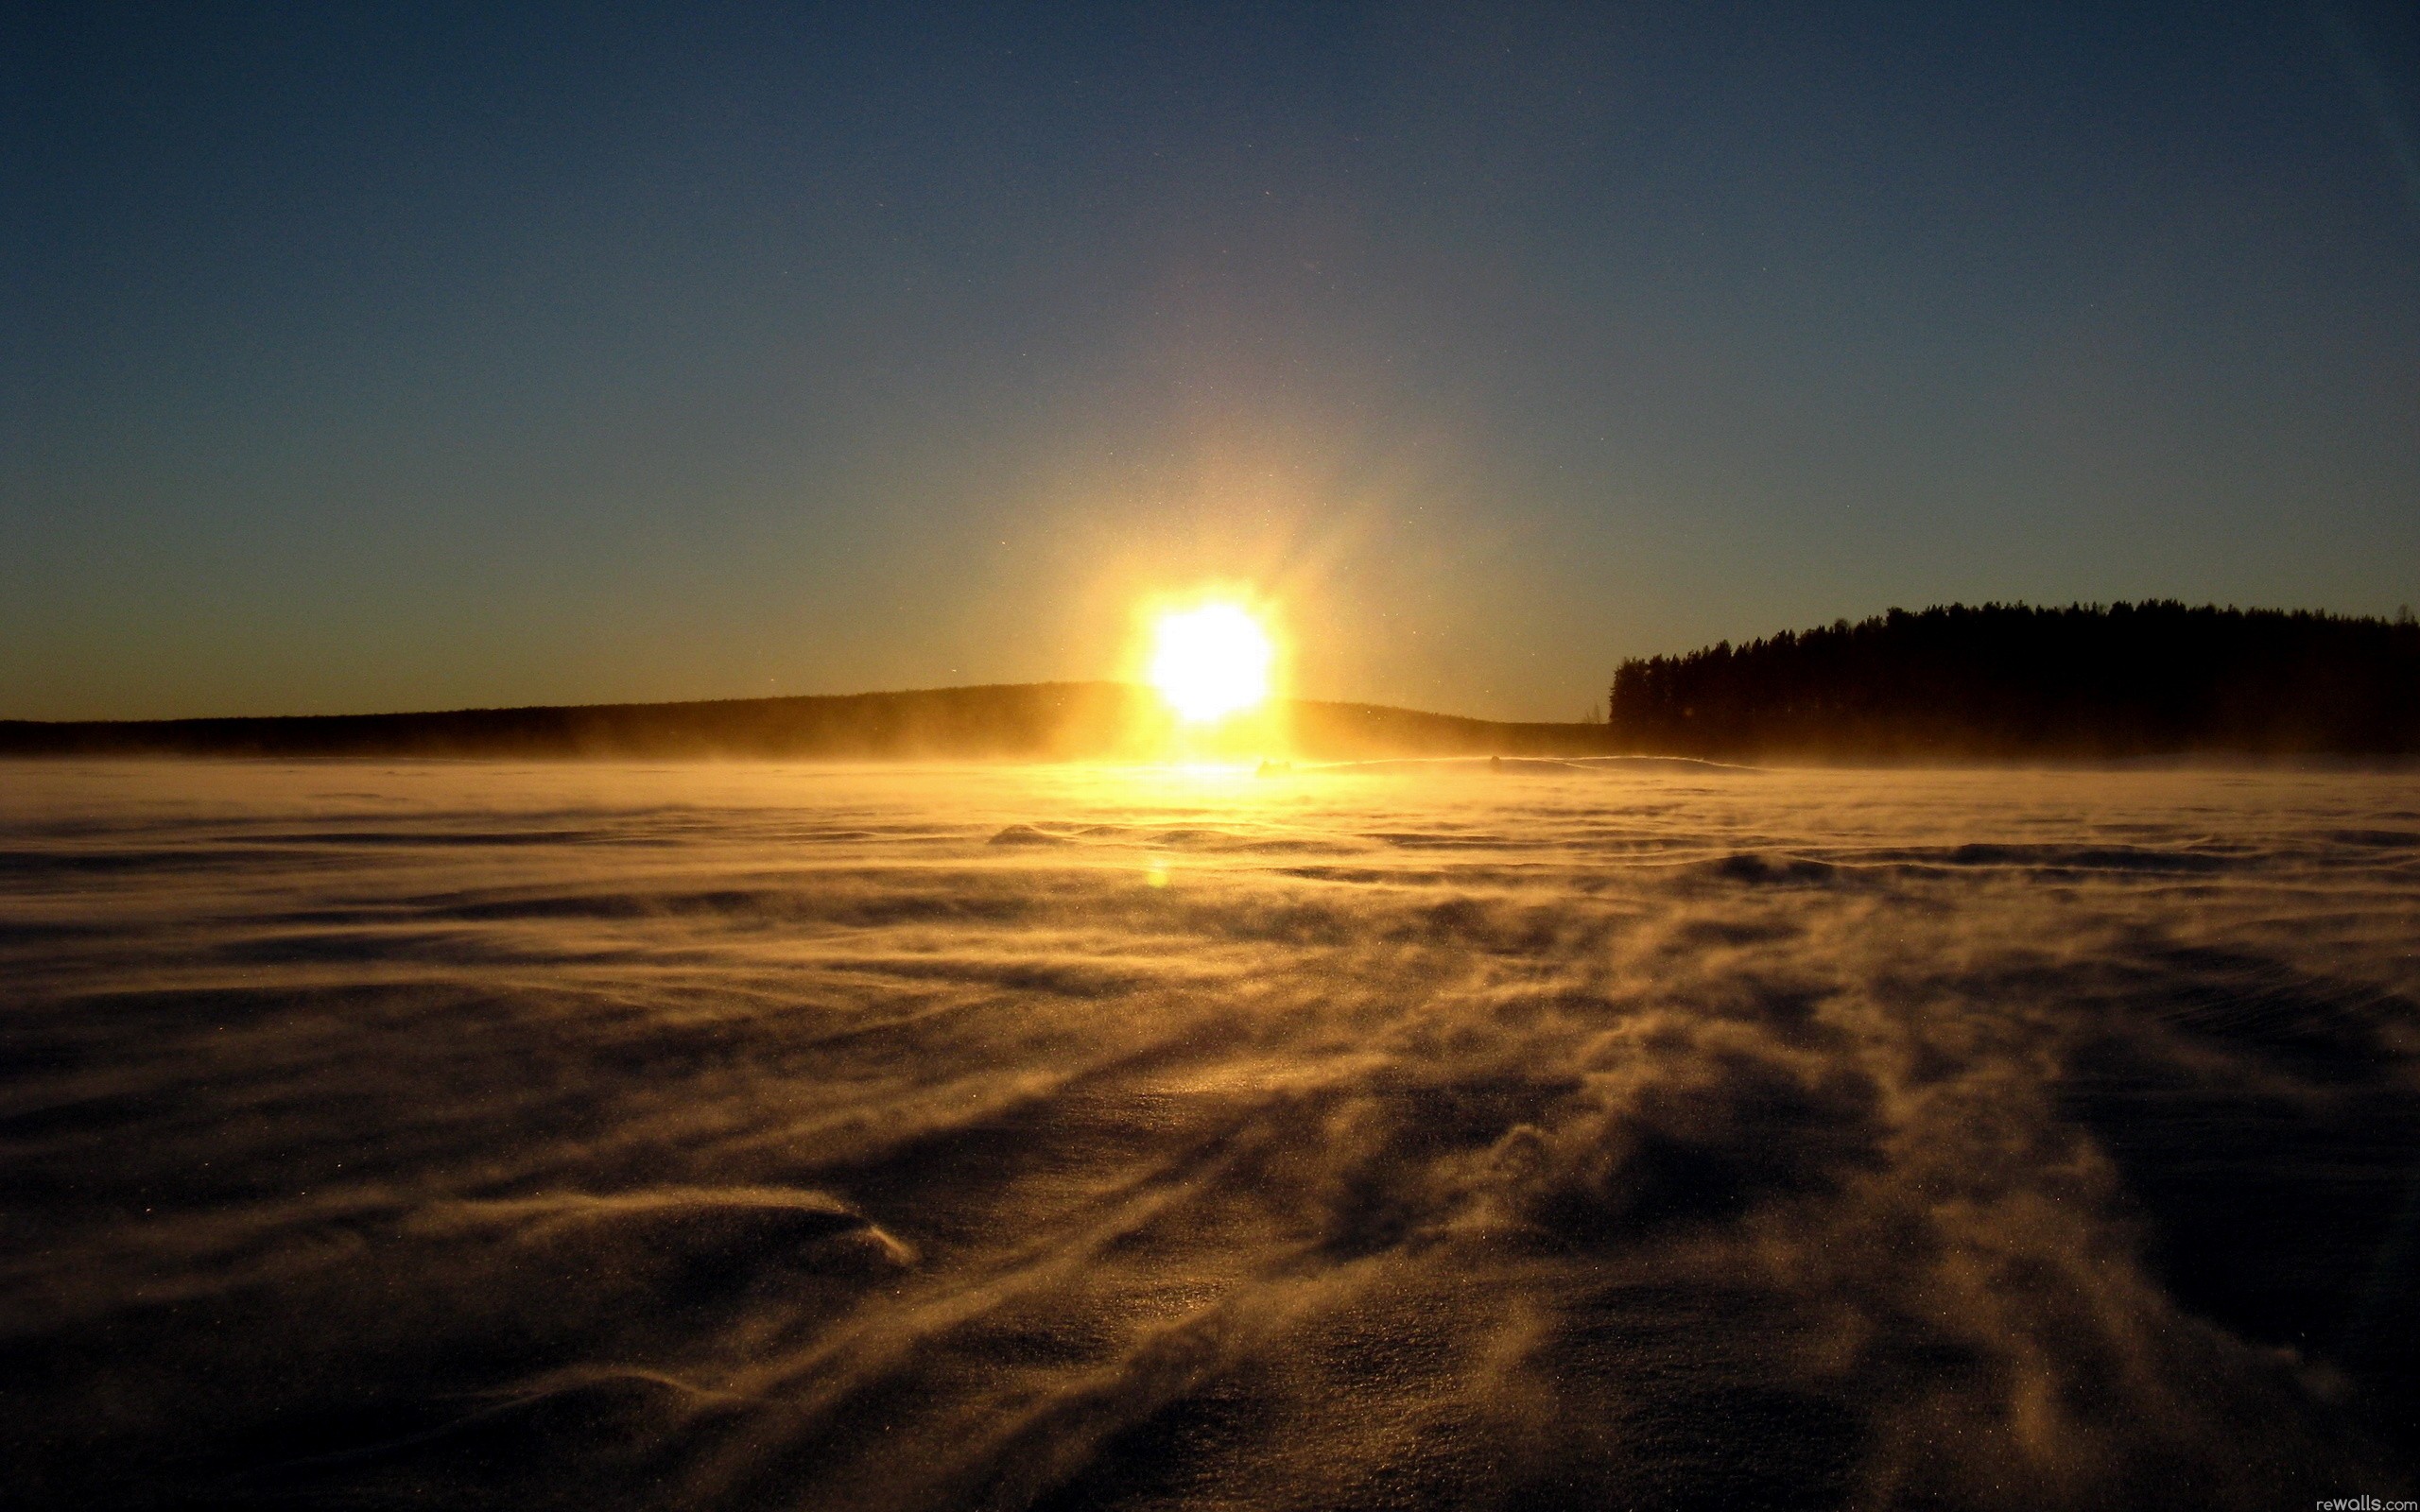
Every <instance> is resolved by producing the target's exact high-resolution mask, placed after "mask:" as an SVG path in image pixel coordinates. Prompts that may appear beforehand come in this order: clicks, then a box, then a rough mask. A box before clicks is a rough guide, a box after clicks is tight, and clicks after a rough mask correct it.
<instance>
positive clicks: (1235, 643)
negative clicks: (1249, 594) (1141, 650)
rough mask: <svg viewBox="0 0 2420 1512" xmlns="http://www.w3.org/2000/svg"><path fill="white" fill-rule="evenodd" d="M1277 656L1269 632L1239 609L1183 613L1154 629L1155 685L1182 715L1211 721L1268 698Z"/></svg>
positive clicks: (1174, 614) (1214, 606)
mask: <svg viewBox="0 0 2420 1512" xmlns="http://www.w3.org/2000/svg"><path fill="white" fill-rule="evenodd" d="M1276 655H1277V652H1276V647H1274V646H1273V645H1271V644H1270V640H1269V632H1268V631H1266V630H1264V629H1262V628H1261V627H1260V622H1259V621H1258V620H1255V619H1253V617H1252V615H1251V614H1250V613H1249V612H1248V611H1246V610H1243V609H1242V608H1240V607H1239V606H1237V605H1234V604H1204V605H1202V606H1201V608H1200V609H1190V610H1175V611H1172V612H1170V613H1167V614H1163V615H1162V616H1160V620H1159V623H1158V625H1157V626H1156V627H1154V628H1153V632H1152V638H1151V663H1150V683H1151V686H1152V687H1154V688H1157V689H1159V690H1160V696H1161V697H1163V698H1166V699H1167V701H1168V707H1169V708H1171V709H1174V710H1175V711H1176V712H1177V714H1178V716H1179V717H1181V718H1183V719H1185V720H1188V721H1191V722H1193V723H1196V724H1200V723H1206V722H1208V721H1210V720H1213V719H1219V718H1223V717H1225V716H1226V715H1228V714H1232V713H1239V712H1241V711H1243V710H1246V709H1250V708H1252V707H1253V706H1254V705H1256V704H1258V703H1260V702H1261V701H1262V700H1263V699H1265V698H1267V697H1268V696H1269V669H1270V664H1271V662H1274V661H1275V660H1276Z"/></svg>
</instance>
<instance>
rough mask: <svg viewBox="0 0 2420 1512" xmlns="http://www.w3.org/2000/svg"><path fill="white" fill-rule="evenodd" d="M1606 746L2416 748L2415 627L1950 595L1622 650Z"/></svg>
mask: <svg viewBox="0 0 2420 1512" xmlns="http://www.w3.org/2000/svg"><path fill="white" fill-rule="evenodd" d="M1609 715H1610V723H1611V725H1612V727H1613V728H1612V730H1611V731H1610V733H1611V734H1612V736H1613V738H1614V743H1615V744H1616V747H1620V748H1625V749H1631V750H1641V751H1668V752H1675V753H1681V754H1686V755H1701V756H1729V757H1755V756H1767V757H1775V758H1789V757H1798V758H1814V759H1836V760H1860V759H1876V758H1879V759H1891V760H1910V759H1925V758H1935V757H1941V758H1951V759H2007V758H2012V757H2015V758H2025V757H2047V758H2053V759H2060V758H2065V759H2087V760H2089V759H2096V758H2123V757H2135V756H2170V755H2191V754H2240V755H2252V756H2283V755H2336V756H2381V755H2409V754H2412V753H2415V752H2420V624H2415V623H2414V622H2413V620H2412V618H2411V611H2410V610H2404V612H2403V613H2402V614H2400V615H2398V616H2397V617H2396V618H2395V619H2394V620H2392V621H2389V620H2382V619H2371V618H2350V617H2346V616H2342V615H2336V614H2325V613H2313V612H2309V611H2307V610H2291V611H2289V610H2238V609H2218V608H2214V607H2206V606H2205V607H2202V608H2191V607H2188V606H2187V605H2184V604H2180V603H2174V602H2153V603H2142V604H2111V605H2107V606H2102V605H2098V604H2095V605H2071V606H2069V607H2068V608H2066V609H2035V608H2031V607H2029V606H2026V605H2023V604H1986V605H1983V606H1981V607H1980V608H1969V607H1967V606H1965V605H1961V604H1952V605H1949V606H1948V607H1946V608H1935V609H1927V610H1921V611H1918V612H1912V613H1911V612H1910V611H1908V610H1898V609H1894V610H1891V611H1890V612H1889V613H1887V614H1881V615H1877V616H1876V617H1875V618H1872V619H1869V620H1865V621H1863V622H1861V623H1859V624H1856V625H1852V624H1850V623H1849V622H1847V621H1846V620H1838V621H1835V622H1834V623H1833V624H1832V625H1830V626H1829V627H1823V628H1817V629H1812V630H1802V631H1797V632H1794V633H1793V632H1790V631H1787V630H1785V631H1783V632H1782V633H1781V634H1779V635H1775V636H1772V637H1769V638H1767V639H1764V640H1759V641H1751V642H1749V643H1748V644H1745V645H1739V646H1734V645H1732V644H1730V643H1729V642H1724V643H1722V644H1719V645H1715V646H1711V647H1709V648H1707V649H1704V650H1700V651H1692V652H1689V653H1688V654H1686V655H1684V656H1671V657H1664V656H1657V657H1648V658H1645V659H1643V660H1633V661H1629V662H1623V663H1622V664H1621V666H1620V668H1619V669H1618V670H1617V671H1616V673H1615V674H1614V685H1613V694H1612V698H1611V702H1610V706H1609Z"/></svg>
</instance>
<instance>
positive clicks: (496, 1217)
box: [0, 761, 2420, 1509]
mask: <svg viewBox="0 0 2420 1512" xmlns="http://www.w3.org/2000/svg"><path fill="white" fill-rule="evenodd" d="M10 776H11V780H10V782H9V784H8V785H7V786H6V787H5V788H0V838H5V849H0V861H4V862H5V865H0V926H5V928H4V929H0V971H5V973H6V977H7V980H8V981H9V983H10V993H9V996H10V1008H9V1040H8V1046H9V1080H8V1083H7V1086H6V1089H5V1092H0V1181H5V1183H6V1186H7V1190H8V1191H9V1193H10V1194H11V1199H10V1203H9V1208H10V1212H11V1217H10V1220H9V1223H10V1228H9V1250H8V1256H7V1261H6V1271H5V1278H6V1281H7V1284H6V1285H5V1286H4V1287H0V1296H5V1297H7V1299H8V1300H7V1302H6V1305H5V1307H0V1364H5V1366H6V1369H5V1370H0V1401H5V1408H6V1410H5V1412H0V1424H5V1426H0V1438H5V1445H6V1448H7V1450H8V1460H9V1467H10V1469H9V1476H10V1480H11V1482H12V1486H13V1491H14V1494H16V1495H19V1496H21V1497H24V1498H26V1501H27V1504H49V1505H60V1506H70V1505H73V1506H92V1505H143V1506H149V1505H161V1504H226V1503H250V1504H261V1503H277V1504H287V1505H305V1506H361V1505H372V1506H382V1505H393V1504H414V1505H419V1504H432V1503H433V1504H445V1505H461V1504H497V1505H561V1506H596V1505H601V1504H614V1505H621V1506H667V1507H670V1506H679V1507H755V1506H797V1507H835V1508H838V1507H866V1506H883V1507H894V1508H903V1509H904V1508H922V1507H931V1508H951V1507H967V1506H977V1507H1009V1506H1033V1507H1063V1508H1075V1507H1087V1508H1092V1507H1128V1508H1142V1507H1167V1506H1180V1505H1212V1504H1215V1505H1221V1506H1236V1507H1254V1508H1257V1507H1291V1508H1305V1509H1309V1508H1332V1507H1375V1506H1411V1507H1440V1508H1442V1507H1470V1506H1503V1507H1532V1508H1535V1507H1571V1508H1581V1507H1590V1508H1593V1507H1602V1506H1644V1507H1689V1506H1712V1505H1730V1506H1737V1505H1753V1506H1777V1505H1789V1506H1859V1507H1873V1506H1930V1507H1939V1506H1950V1507H2007V1508H2041V1507H2075V1508H2087V1507H2104V1506H2110V1505H2117V1504H2133V1505H2148V1506H2187V1505H2191V1506H2221V1507H2246V1508H2254V1507H2273V1506H2278V1505H2285V1504H2294V1503H2298V1502H2299V1501H2300V1500H2301V1499H2302V1498H2303V1497H2305V1496H2306V1495H2307V1494H2309V1495H2315V1494H2317V1493H2316V1492H2313V1491H2312V1490H2311V1488H2312V1487H2314V1486H2318V1487H2325V1488H2331V1489H2332V1488H2335V1487H2340V1486H2345V1485H2352V1486H2369V1487H2375V1488H2381V1489H2382V1490H2383V1491H2384V1493H2385V1494H2397V1493H2395V1492H2394V1489H2393V1488H2394V1487H2405V1488H2406V1489H2404V1490H2402V1491H2401V1492H2400V1494H2404V1495H2409V1494H2411V1491H2410V1489H2409V1487H2410V1486H2411V1485H2412V1479H2411V1469H2412V1467H2413V1462H2414V1453H2415V1451H2416V1450H2420V1430H2415V1427H2414V1416H2413V1414H2414V1405H2415V1398H2414V1394H2413V1383H2412V1380H2411V1371H2410V1369H2409V1364H2410V1361H2411V1358H2412V1357H2413V1355H2414V1352H2415V1349H2420V1337H2415V1325H2420V1309H2415V1307H2414V1305H2413V1303H2414V1298H2413V1289H2412V1285H2411V1281H2412V1264H2413V1250H2412V1247H2411V1197H2410V1191H2411V1160H2412V1151H2413V1149H2414V1148H2415V1141H2420V1121H2415V1116H2414V1111H2413V1109H2414V1108H2415V1107H2420V1099H2415V1092H2420V1086H2415V1074H2416V1073H2420V1060H2415V1056H2416V1055H2420V1045H2416V1044H2415V1040H2414V1032H2415V1027H2420V971H2415V966H2414V957H2413V955H2412V954H2411V940H2412V933H2411V923H2412V920H2413V919H2414V918H2415V917H2420V790H2416V789H2415V785H2414V782H2413V780H2412V779H2411V777H2409V776H2408V775H2405V776H2396V775H2367V776H2364V775H2343V774H2310V773H2304V774H2292V773H2287V774H2277V773H2270V774H2184V773H2149V774H2134V775H2113V774H2107V773H2068V774H2058V773H2049V774H2031V775H2012V774H2007V773H1994V772H1970V773H1961V774H1947V775H1924V774H1912V775H1911V774H1908V773H1890V774H1864V773H1829V774H1809V773H1802V774H1789V773H1773V772H1764V773H1758V772H1740V771H1736V770H1734V771H1724V770H1720V769H1714V768H1704V767H1701V768H1698V769H1696V770H1694V771H1684V772H1669V771H1641V770H1636V769H1630V770H1598V771H1587V770H1579V769H1573V768H1568V767H1565V768H1562V769H1559V770H1556V769H1549V768H1544V767H1540V768H1529V767H1519V766H1516V765H1514V764H1510V763H1508V764H1506V765H1505V767H1504V768H1490V767H1489V766H1488V765H1487V764H1486V763H1485V762H1483V761H1482V762H1478V763H1476V764H1471V765H1467V766H1464V765H1455V764H1451V763H1448V764H1445V765H1431V766H1414V767H1409V768H1407V767H1392V768H1388V769H1385V770H1383V771H1371V770H1366V769H1365V770H1360V771H1356V772H1345V773H1333V772H1330V773H1317V772H1296V773H1289V774H1284V775H1277V776H1270V777H1254V776H1253V775H1251V774H1250V773H1248V772H1247V773H1234V772H1227V773H1219V772H1210V773H1187V772H1184V771H1179V770H1169V769H1159V768H1143V769H1137V770H1132V771H1129V772H1126V773H1123V774H1117V773H1104V772H1101V771H1096V770H1087V769H1082V768H1072V767H1022V768H1020V767H1004V768H994V769H992V770H990V771H987V772H980V773H966V772H959V773H951V772H943V771H896V770H894V771H890V772H855V773H852V772H847V771H841V770H836V769H832V768H813V767H801V768H784V767H777V766H758V767H747V766H738V765H730V766H721V767H683V766H678V765H674V766H668V767H658V768H653V769H643V768H633V767H630V766H615V765H605V764H596V765H585V766H574V767H548V766H526V765H525V766H509V765H459V764H433V765H403V766H397V767H381V766H379V765H375V764H355V763H339V764H322V765H309V766H283V765H275V764H242V765H216V764H213V765H140V764H128V763H116V764H90V765H66V766H40V765H28V766H20V767H18V768H15V769H14V770H13V771H12V772H11V774H10Z"/></svg>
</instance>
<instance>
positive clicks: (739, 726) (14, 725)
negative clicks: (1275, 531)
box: [0, 682, 1606, 761]
mask: <svg viewBox="0 0 2420 1512" xmlns="http://www.w3.org/2000/svg"><path fill="white" fill-rule="evenodd" d="M1166 724H1167V715H1166V713H1165V712H1164V711H1163V710H1162V709H1161V706H1160V704H1159V700H1158V699H1157V697H1156V696H1154V695H1152V694H1151V693H1150V692H1149V691H1148V690H1146V689H1142V688H1137V687H1133V686H1131V685H1129V684H1125V683H1117V682H1036V683H1010V684H1002V685H995V686H990V687H977V688H933V689H921V690H917V691H913V692H903V693H865V694H851V695H845V696H830V697H796V698H732V699H719V700H714V701H710V702H700V703H627V704H582V705H572V706H566V707H560V708H531V709H460V710H453V711H448V712H445V713H396V714H326V715H303V716H297V717H289V718H257V719H164V720H123V721H120V720H110V721H91V722H78V723H64V722H57V723H55V722H43V721H33V720H0V756H21V757H23V756H216V757H241V756H270V757H332V756H435V757H517V758H524V759H555V758H563V757H683V758H697V757H730V758H750V759H781V760H813V761H917V760H925V761H998V760H1007V761H1069V760H1094V759H1116V758H1119V757H1138V756H1144V755H1154V754H1158V753H1159V752H1160V751H1161V750H1162V749H1163V747H1162V746H1161V745H1160V744H1159V740H1158V737H1159V736H1160V735H1161V734H1163V733H1164V732H1165V728H1166ZM1260 733H1265V734H1266V735H1267V743H1266V747H1265V748H1266V749H1268V750H1283V751H1287V752H1289V753H1291V754H1294V755H1299V756H1304V757H1306V758H1310V759H1313V760H1355V759H1361V758H1371V757H1387V756H1444V755H1507V756H1511V755H1573V754H1595V753H1599V752H1602V751H1603V750H1604V749H1605V748H1606V747H1605V744H1604V741H1605V728H1604V727H1603V726H1602V725H1556V724H1503V723H1497V722H1495V721H1492V720H1485V719H1462V718H1458V717H1455V716H1453V715H1450V714H1432V713H1421V712H1419V711H1417V710H1411V709H1390V708H1386V707H1383V706H1380V705H1375V704H1348V703H1318V702H1311V701H1307V700H1297V701H1293V702H1289V703H1287V704H1284V705H1282V706H1281V707H1280V708H1279V709H1277V710H1276V711H1275V712H1274V713H1273V715H1272V716H1271V718H1269V719H1267V720H1265V721H1263V722H1262V725H1261V727H1260ZM1262 749H1263V747H1253V746H1250V745H1245V746H1241V747H1238V750H1239V752H1240V753H1243V754H1256V753H1260V752H1261V750H1262Z"/></svg>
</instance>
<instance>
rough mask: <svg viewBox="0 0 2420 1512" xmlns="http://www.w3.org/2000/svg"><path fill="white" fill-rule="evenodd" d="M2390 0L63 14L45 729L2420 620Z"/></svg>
mask: <svg viewBox="0 0 2420 1512" xmlns="http://www.w3.org/2000/svg"><path fill="white" fill-rule="evenodd" d="M2416 144H2420V19H2415V17H2414V15H2413V13H2412V11H2411V9H2410V8H2409V7H2406V6H2396V5H2392V4H2362V3H2356V0H2338V3H2334V4H2280V5H2243V4H2230V3H2225V0H2220V3H2209V0H2202V3H2195V4H2180V5H2173V6H2151V5H2145V6H2132V7H2130V6H2123V5H2111V4H2093V5H2075V6H2058V5H2027V6H1986V5H1974V6H1948V7H1945V6H1939V5H1925V4H1909V5H1898V6H1893V5H1840V6H1825V7H1795V6H1724V5H1713V4H1693V5H1668V6H1647V5H1642V6H1627V7H1612V6H1572V7H1528V6H1510V5H1508V6H1497V7H1470V6H1456V7H1443V6H1441V7H1436V8H1422V7H1419V6H1409V5H1386V6H1371V7H1355V6H1349V5H1334V6H1317V7H1303V8H1299V9H1295V8H1281V7H1271V6H1264V7H1249V8H1245V7H1236V8H1230V7H1221V6H1188V7H1167V6H1132V7H1100V8H1083V7H1076V6H1067V5H1053V6H1047V7H1036V8H1032V9H1012V8H1006V7H982V8H965V9H951V8H933V7H919V6H908V5H885V6H879V7H873V6H867V7H857V8H847V7H843V8H816V7H803V6H762V7H759V6H746V5H741V6H696V5H683V6H677V7H665V8H660V9H647V8H629V7H614V6H608V5H602V4H594V3H588V4H580V5H575V6H564V7H561V8H550V7H546V6H536V5H531V6H517V7H510V8H504V7H488V6H448V5H441V4H419V5H411V6H394V7H386V8H380V7H369V6H364V7H344V8H338V7H320V6H295V7H291V8H280V7H260V8H252V7H244V6H236V5H228V6H214V7H206V8H204V7H162V6H134V7H123V8H117V7H111V6H107V5H75V6H44V5H23V6H16V7H11V8H9V9H8V11H7V13H6V17H5V19H0V717H19V718H102V717H160V716H176V715H191V714H213V713H336V712H347V711H371V710H396V709H426V708H453V707H464V706H486V705H500V704H537V703H565V702H598V701H616V700H639V699H670V698H696V697H741V696H764V695H772V694H801V693H843V692H857V691H866V690H872V689H883V688H901V687H928V686H947V685H958V684H967V683H982V682H1011V681H1028V680H1041V679H1077V678H1092V677H1103V676H1114V675H1116V674H1117V673H1118V672H1119V671H1120V670H1121V669H1122V668H1124V667H1125V666H1126V665H1127V664H1128V662H1129V661H1130V660H1131V647H1132V644H1133V643H1134V639H1135V635H1136V622H1135V612H1136V611H1135V606H1136V605H1138V604H1141V603H1145V602H1151V601H1158V600H1162V599H1165V598H1167V596H1169V595H1184V594H1189V593H1201V592H1206V591H1210V590H1214V589H1215V590H1219V591H1224V592H1229V593H1236V594H1240V595H1243V596H1248V597H1250V598H1251V599H1253V601H1254V602H1256V603H1259V604H1262V605H1264V606H1266V607H1267V608H1268V610H1270V612H1271V613H1272V614H1274V615H1275V616H1276V617H1277V618H1278V619H1279V620H1280V621H1281V623H1282V625H1283V627H1284V628H1285V631H1286V634H1287V637H1288V642H1289V644H1290V645H1291V668H1292V679H1293V685H1294V687H1295V689H1296V690H1297V691H1298V692H1300V693H1303V694H1305V695H1307V696H1319V697H1335V698H1352V699H1362V700H1368V701H1374V702H1385V703H1399V704H1408V705H1412V706H1416V707H1422V708H1429V709H1440V710H1446V711H1450V712H1455V713H1473V714H1483V715H1494V716H1501V717H1526V718H1548V719H1555V718H1561V719H1569V718H1577V717H1581V716H1582V714H1583V713H1586V712H1587V711H1588V709H1589V708H1590V706H1591V704H1592V702H1593V701H1594V700H1596V699H1598V698H1600V697H1601V696H1602V693H1603V689H1604V685H1605V682H1606V680H1607V679H1608V678H1609V676H1610V674H1611V672H1612V669H1613V667H1614V666H1615V664H1616V662H1618V661H1619V660H1620V659H1622V658H1624V657H1627V656H1634V655H1643V654H1649V653H1653V652H1658V651H1679V650H1685V649H1688V648H1691V647H1693V646H1696V645H1699V644H1705V643H1708V642H1712V641H1714V640H1717V639H1723V638H1728V639H1732V640H1735V641H1736V640H1742V639H1747V638H1750V637H1754V636H1757V635H1762V634H1767V633H1770V632H1772V631H1774V630H1778V629H1782V628H1785V627H1802V626H1806V625H1811V624H1818V623H1827V622H1829V621H1831V620H1832V619H1834V618H1836V617H1839V616H1848V617H1851V618H1856V617H1860V616H1862V615H1865V614H1868V613H1873V612H1877V611H1879V610H1883V609H1885V608H1888V607H1890V606H1893V605H1904V606H1908V607H1918V606H1921V605H1925V604H1931V603H1938V602H1948V601H1951V600H1963V601H1966V602H1978V601H1985V600H1994V599H1997V600H2017V599H2022V600H2027V601H2031V602H2049V603H2066V602H2069V601H2074V600H2083V601H2086V602H2090V601H2105V600H2115V599H2124V598H2142V597H2173V598H2181V599H2186V600H2189V601H2194V602H2203V601H2213V602H2220V603H2238V604H2244V605H2255V604H2258V605H2273V606H2290V607H2309V608H2324V609H2329V610H2340V611H2345V612H2364V613H2392V612H2394V610H2396V608H2397V607H2398V606H2399V605H2401V604H2403V603H2407V602H2420V146H2416Z"/></svg>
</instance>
